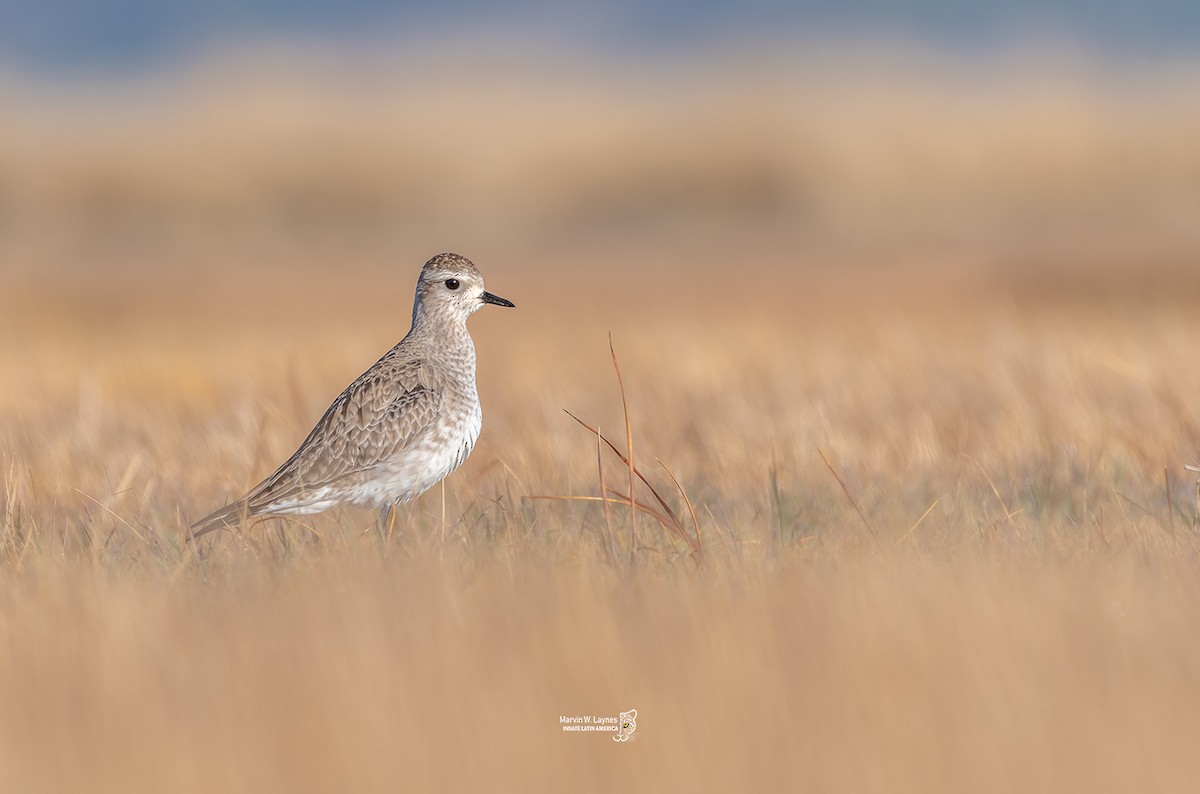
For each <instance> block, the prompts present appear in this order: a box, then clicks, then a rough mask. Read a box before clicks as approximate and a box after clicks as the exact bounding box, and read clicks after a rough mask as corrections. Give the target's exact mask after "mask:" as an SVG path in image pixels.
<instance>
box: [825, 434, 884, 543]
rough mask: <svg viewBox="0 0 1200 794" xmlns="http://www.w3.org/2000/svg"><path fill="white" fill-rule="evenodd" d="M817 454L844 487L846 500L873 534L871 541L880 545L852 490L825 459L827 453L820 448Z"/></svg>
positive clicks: (843, 491) (827, 459)
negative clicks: (851, 492)
mask: <svg viewBox="0 0 1200 794" xmlns="http://www.w3.org/2000/svg"><path fill="white" fill-rule="evenodd" d="M817 454H818V455H820V456H821V460H823V461H825V467H826V468H827V469H829V473H830V474H832V475H833V479H835V480H837V484H838V485H840V486H842V493H844V494H846V498H847V499H849V500H850V506H851V507H853V508H854V512H856V513H858V517H859V518H861V519H862V522H863V526H865V527H866V528H867V532H869V533H871V539H872V540H873V541H875V545H876V546H878V545H879V536H878V535H876V534H875V528H874V527H872V526H871V522H870V521H868V520H867V517H866V516H865V515H863V511H862V509H861V508H860V507H859V506H858V502H857V501H856V500H855V498H854V497H853V496H852V495H851V494H850V489H849V488H847V487H846V483H845V481H844V480H843V479H842V475H840V474H838V473H837V469H835V468H833V464H832V463H830V462H829V458H827V457H825V453H824V452H822V451H821V449H820V448H818V449H817Z"/></svg>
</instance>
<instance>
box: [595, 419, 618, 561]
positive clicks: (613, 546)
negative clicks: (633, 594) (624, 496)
mask: <svg viewBox="0 0 1200 794" xmlns="http://www.w3.org/2000/svg"><path fill="white" fill-rule="evenodd" d="M603 450H604V447H603V445H602V439H601V438H600V428H599V427H598V426H597V428H596V471H597V473H598V474H599V475H600V493H602V494H604V493H608V485H607V484H606V483H605V482H604V460H603ZM603 501H604V527H605V530H606V531H607V532H608V537H607V540H608V551H609V555H610V556H611V557H612V560H613V562H616V560H617V536H616V533H614V532H613V526H612V508H610V507H609V506H608V500H607V499H605V500H603Z"/></svg>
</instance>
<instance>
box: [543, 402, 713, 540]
mask: <svg viewBox="0 0 1200 794" xmlns="http://www.w3.org/2000/svg"><path fill="white" fill-rule="evenodd" d="M563 413H565V414H566V415H567V416H569V417H571V418H572V419H574V420H575V421H576V422H578V423H579V424H580V425H582V426H583V427H584V428H585V429H586V430H588V431H589V432H590V433H593V434H595V435H598V436H600V440H601V441H603V442H604V443H605V444H607V445H608V448H609V449H611V450H612V451H613V454H614V455H616V456H617V457H618V458H620V460H621V462H622V463H624V464H625V465H627V466H629V467H630V468H631V469H633V473H634V475H635V476H636V477H637V478H638V479H639V480H641V481H642V483H643V484H644V485H645V486H646V487H647V488H649V489H650V493H651V494H652V495H653V496H654V500H655V501H656V502H658V504H659V505H660V506H661V507H662V509H663V510H664V511H665V512H666V514H667V516H669V518H670V520H669V522H668V524H666V526H669V528H670V529H672V530H673V531H675V532H677V533H679V535H680V536H681V537H683V538H684V539H686V540H687V543H688V546H690V547H691V548H692V551H699V549H698V548H697V545H696V541H695V540H694V539H693V538H691V537H690V536H689V535H688V533H687V532H686V531H685V530H684V528H683V522H681V521H680V520H679V516H677V515H676V514H675V511H674V510H672V509H671V506H670V505H669V504H667V502H666V500H665V499H663V498H662V496H660V495H659V493H658V491H657V490H656V489H655V487H654V486H653V485H651V484H650V481H649V480H647V479H646V477H645V475H643V474H642V472H641V471H640V470H639V469H638V468H637V467H635V466H634V465H633V464H632V463H631V462H630V460H629V458H627V457H625V455H624V454H622V452H621V450H619V449H617V447H616V445H614V444H613V442H611V441H609V440H608V438H607V437H605V436H604V435H602V434H601V433H600V431H599V430H597V429H596V428H594V427H592V426H591V425H589V424H588V423H587V422H585V421H583V420H582V419H580V418H579V417H578V416H576V415H575V414H573V413H571V412H570V411H568V410H566V409H565V408H564V409H563Z"/></svg>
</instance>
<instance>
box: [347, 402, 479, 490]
mask: <svg viewBox="0 0 1200 794" xmlns="http://www.w3.org/2000/svg"><path fill="white" fill-rule="evenodd" d="M482 424H483V422H482V416H481V415H480V414H479V412H476V413H475V414H474V415H469V416H466V417H464V418H463V420H462V421H460V422H447V423H445V424H444V425H443V426H442V427H441V428H439V429H438V430H436V431H434V432H433V433H430V434H429V435H428V436H427V437H426V438H425V439H423V440H422V441H421V442H420V443H418V444H415V445H414V446H413V447H411V448H410V449H407V450H405V451H404V453H403V454H402V455H398V456H396V457H394V458H392V459H391V460H388V461H385V462H384V463H381V464H380V465H379V466H376V467H375V469H373V470H372V472H371V475H370V476H369V477H365V478H363V481H362V482H361V483H359V484H358V485H357V486H356V487H353V488H352V489H350V490H351V491H352V492H351V493H349V494H347V497H348V501H351V502H353V503H354V504H357V505H359V506H361V507H372V508H378V507H384V506H386V505H392V504H398V503H400V502H407V501H410V500H412V499H416V498H417V497H418V496H420V495H421V494H423V493H424V492H425V491H427V490H429V489H430V488H432V487H433V486H435V485H437V484H438V483H439V482H441V481H442V480H443V479H444V478H445V477H446V476H447V475H448V474H450V473H451V472H452V471H454V470H455V469H457V468H458V467H459V466H461V465H462V464H463V461H465V460H466V459H467V456H468V455H470V454H471V450H472V449H474V448H475V442H476V440H478V438H479V431H480V428H481V426H482Z"/></svg>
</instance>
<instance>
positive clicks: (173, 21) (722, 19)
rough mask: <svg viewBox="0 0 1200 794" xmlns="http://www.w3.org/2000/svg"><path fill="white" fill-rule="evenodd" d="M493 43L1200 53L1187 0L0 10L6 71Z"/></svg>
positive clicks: (131, 0) (366, 0)
mask: <svg viewBox="0 0 1200 794" xmlns="http://www.w3.org/2000/svg"><path fill="white" fill-rule="evenodd" d="M489 33H491V34H494V35H495V37H496V38H497V40H498V41H501V42H502V41H503V39H504V38H505V37H514V36H516V37H521V38H524V39H528V40H534V41H536V40H539V39H544V40H547V41H548V42H550V43H553V44H556V45H558V46H562V45H566V46H572V45H578V46H586V47H588V48H590V49H594V50H596V49H598V50H601V51H603V50H610V51H613V52H620V51H623V50H635V51H645V52H655V51H662V50H666V51H670V50H672V49H696V48H702V47H705V46H709V45H712V44H728V43H735V44H736V43H743V44H744V43H746V42H753V41H755V40H756V39H758V38H767V39H769V40H772V41H776V42H777V41H778V40H779V39H781V38H786V37H788V36H796V37H805V38H809V39H812V38H821V37H828V36H833V37H837V36H848V37H854V36H874V35H881V34H884V35H887V34H892V35H900V36H903V37H906V38H909V39H912V40H915V41H925V42H929V43H931V44H933V45H936V46H941V47H947V48H950V49H966V50H968V51H969V50H971V49H972V48H975V47H989V48H990V47H1003V46H1005V45H1006V44H1008V43H1012V42H1020V41H1021V40H1022V39H1028V38H1036V37H1047V38H1062V39H1067V40H1071V41H1073V42H1075V43H1078V44H1079V45H1081V46H1085V47H1088V48H1091V49H1093V50H1095V51H1098V52H1102V53H1104V52H1111V53H1113V54H1119V55H1130V56H1135V57H1137V56H1153V55H1162V54H1167V55H1175V56H1177V55H1189V54H1197V53H1200V2H1196V1H1195V0H1094V1H1093V2H1088V0H1008V1H1007V2H1003V1H1002V0H977V1H976V2H952V1H951V0H909V2H895V1H894V0H810V1H809V2H791V3H787V2H778V0H743V2H740V3H736V4H733V3H722V2H714V1H713V0H657V2H636V0H616V1H615V2H608V3H585V2H579V1H578V0H562V1H561V2H549V1H548V0H518V2H515V3H509V4H506V5H505V6H503V7H499V6H497V5H496V4H494V3H487V2H483V1H482V0H442V2H384V1H383V0H253V1H252V2H238V1H237V0H205V2H185V0H100V1H99V2H95V1H94V0H44V1H43V2H36V1H33V0H0V65H5V66H8V67H11V68H18V69H22V70H30V71H47V72H75V71H82V72H87V71H89V70H92V69H135V70H136V69H142V68H151V67H153V66H155V65H159V64H161V63H163V62H171V61H179V60H187V59H189V58H194V57H200V56H203V55H204V54H205V53H207V52H208V51H209V50H212V49H215V48H219V47H221V46H223V45H225V44H227V43H228V42H231V41H232V42H237V43H242V44H245V43H246V42H254V41H259V40H267V41H271V40H279V41H285V42H286V41H288V40H290V39H300V40H309V41H311V40H317V41H321V42H323V43H325V44H327V45H332V46H335V47H336V46H346V47H350V48H352V47H355V46H358V45H361V44H362V43H363V42H376V43H380V42H394V43H395V44H397V45H399V46H403V44H404V43H405V42H408V41H414V40H430V39H436V38H438V37H443V38H453V37H454V36H456V35H474V36H479V35H481V34H483V35H488V34H489Z"/></svg>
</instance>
